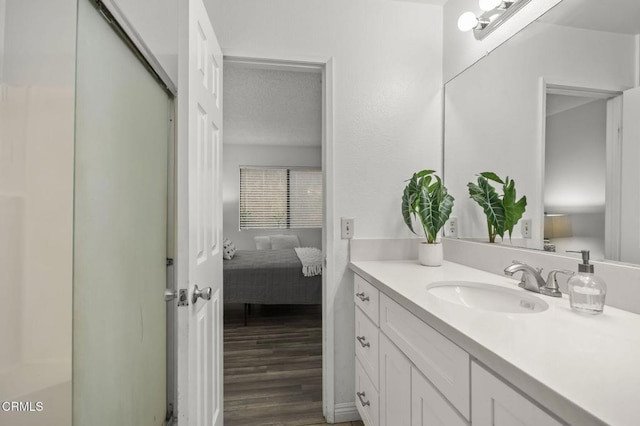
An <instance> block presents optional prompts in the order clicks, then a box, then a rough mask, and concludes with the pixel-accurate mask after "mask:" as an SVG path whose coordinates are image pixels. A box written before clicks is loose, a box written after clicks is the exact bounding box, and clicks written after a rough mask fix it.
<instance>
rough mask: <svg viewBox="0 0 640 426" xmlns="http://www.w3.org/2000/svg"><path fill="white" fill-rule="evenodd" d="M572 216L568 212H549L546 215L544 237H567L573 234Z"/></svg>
mask: <svg viewBox="0 0 640 426" xmlns="http://www.w3.org/2000/svg"><path fill="white" fill-rule="evenodd" d="M572 228H573V227H572V226H571V216H569V215H568V214H548V215H545V217H544V237H545V238H548V239H553V238H567V237H571V236H572V235H573V229H572Z"/></svg>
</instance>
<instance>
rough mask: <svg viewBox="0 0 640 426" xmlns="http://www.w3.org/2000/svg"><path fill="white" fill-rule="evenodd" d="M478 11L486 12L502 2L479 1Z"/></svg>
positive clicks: (497, 0)
mask: <svg viewBox="0 0 640 426" xmlns="http://www.w3.org/2000/svg"><path fill="white" fill-rule="evenodd" d="M479 3H480V9H482V10H484V11H485V12H488V11H490V10H493V9H495V8H496V7H498V6H500V5H501V4H502V0H479Z"/></svg>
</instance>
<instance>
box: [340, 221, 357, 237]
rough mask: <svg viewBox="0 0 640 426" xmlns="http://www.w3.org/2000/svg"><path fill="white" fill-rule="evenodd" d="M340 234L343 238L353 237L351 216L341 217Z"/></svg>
mask: <svg viewBox="0 0 640 426" xmlns="http://www.w3.org/2000/svg"><path fill="white" fill-rule="evenodd" d="M341 231H342V232H341V235H342V239H343V240H350V239H351V238H353V231H354V219H353V218H352V217H343V218H342V219H341Z"/></svg>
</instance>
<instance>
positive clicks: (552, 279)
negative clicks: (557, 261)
mask: <svg viewBox="0 0 640 426" xmlns="http://www.w3.org/2000/svg"><path fill="white" fill-rule="evenodd" d="M557 274H565V275H569V276H571V275H573V274H574V272H573V271H568V270H566V269H554V270H552V271H549V275H547V281H546V284H545V286H544V288H543V289H542V290H541V291H540V292H541V293H543V294H546V295H547V296H553V297H562V293H561V292H560V287H559V286H558V279H557V278H556V275H557Z"/></svg>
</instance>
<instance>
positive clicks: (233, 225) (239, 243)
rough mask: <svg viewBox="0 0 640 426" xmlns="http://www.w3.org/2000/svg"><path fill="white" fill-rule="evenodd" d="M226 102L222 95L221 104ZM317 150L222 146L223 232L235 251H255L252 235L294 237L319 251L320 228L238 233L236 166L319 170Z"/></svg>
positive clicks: (320, 246) (237, 175)
mask: <svg viewBox="0 0 640 426" xmlns="http://www.w3.org/2000/svg"><path fill="white" fill-rule="evenodd" d="M226 99H228V98H227V97H226V95H225V101H226ZM321 165H322V156H321V148H320V147H301V146H298V147H292V146H288V147H285V146H268V145H227V144H225V146H224V170H223V173H224V177H223V179H224V180H223V199H224V207H223V232H224V238H229V239H230V240H231V241H233V242H234V244H235V246H236V248H237V249H239V250H255V248H256V246H255V243H254V241H253V237H254V236H256V235H275V234H295V235H297V236H298V239H299V240H300V245H301V246H303V247H318V248H322V230H321V229H291V230H288V229H280V230H244V231H240V224H239V218H240V211H239V200H240V198H239V196H240V194H239V190H240V166H310V167H317V168H320V166H321Z"/></svg>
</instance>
